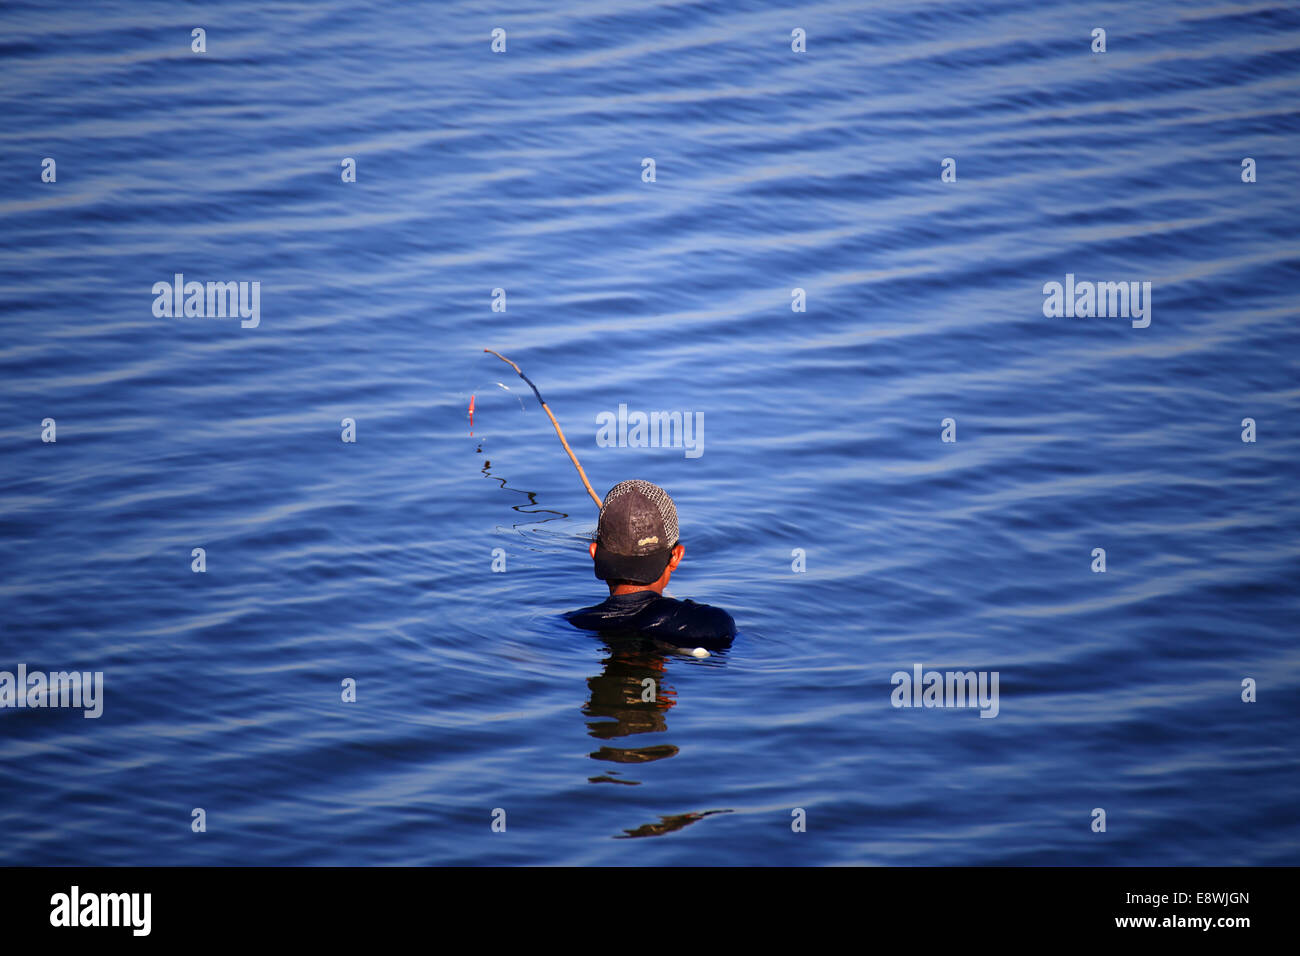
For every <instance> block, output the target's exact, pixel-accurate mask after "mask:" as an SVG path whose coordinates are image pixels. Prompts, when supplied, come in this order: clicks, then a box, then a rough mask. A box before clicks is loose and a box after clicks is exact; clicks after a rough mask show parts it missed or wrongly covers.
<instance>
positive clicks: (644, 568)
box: [591, 479, 686, 594]
mask: <svg viewBox="0 0 1300 956" xmlns="http://www.w3.org/2000/svg"><path fill="white" fill-rule="evenodd" d="M685 553H686V549H685V548H683V547H682V546H681V544H680V543H678V540H677V508H676V507H675V506H674V505H673V499H671V498H669V497H668V493H667V492H666V491H664V490H663V489H662V488H660V487H659V486H658V485H652V484H651V483H650V482H648V481H641V480H639V479H634V480H632V481H621V482H619V483H618V484H617V485H615V486H614V487H613V488H611V489H610V490H609V494H607V495H606V496H605V500H604V502H603V503H602V504H601V506H600V519H599V522H598V524H597V527H596V540H595V541H593V542H592V543H591V557H592V559H593V560H594V561H595V562H596V577H598V578H600V579H601V580H602V581H605V582H606V583H607V584H609V590H610V593H611V594H627V593H630V592H632V591H645V590H650V591H657V592H661V593H662V591H663V589H664V586H665V585H667V583H668V578H669V576H670V575H671V574H672V573H673V571H675V570H676V569H677V565H678V564H679V563H680V562H681V560H682V555H683V554H685Z"/></svg>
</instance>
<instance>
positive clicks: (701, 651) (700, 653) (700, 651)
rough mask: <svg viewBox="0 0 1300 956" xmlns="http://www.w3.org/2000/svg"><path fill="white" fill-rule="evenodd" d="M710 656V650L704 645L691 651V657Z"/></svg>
mask: <svg viewBox="0 0 1300 956" xmlns="http://www.w3.org/2000/svg"><path fill="white" fill-rule="evenodd" d="M708 656H709V652H708V651H706V650H705V649H704V648H702V647H697V648H695V650H693V651H691V657H708Z"/></svg>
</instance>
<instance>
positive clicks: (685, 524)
mask: <svg viewBox="0 0 1300 956" xmlns="http://www.w3.org/2000/svg"><path fill="white" fill-rule="evenodd" d="M196 27H201V28H203V29H204V30H205V31H206V52H203V53H196V52H194V51H193V50H192V47H191V44H192V36H191V31H192V30H193V29H194V28H196ZM1099 27H1100V28H1102V29H1104V30H1105V31H1106V51H1105V52H1104V53H1100V52H1093V50H1092V46H1093V39H1092V32H1093V30H1094V29H1095V28H1099ZM496 28H500V29H503V30H504V31H505V38H506V39H505V42H506V48H505V52H503V53H494V52H493V50H492V33H493V30H494V29H496ZM796 28H797V29H802V30H803V31H805V33H806V38H807V40H806V44H807V48H806V52H804V53H797V52H794V51H793V50H792V49H791V45H792V38H791V32H792V30H795V29H796ZM0 59H2V60H3V84H2V85H0V115H3V117H4V120H5V121H4V123H3V124H0V169H2V170H3V172H4V175H3V176H2V177H0V230H2V232H3V236H4V242H3V250H2V251H0V315H2V316H3V323H4V333H5V334H4V339H3V344H2V345H0V349H2V351H0V376H2V378H0V381H2V382H3V385H2V387H0V450H2V452H3V462H4V468H3V471H2V472H0V607H3V625H2V628H0V670H8V671H14V669H15V668H16V667H17V666H18V665H19V664H25V665H26V667H27V668H29V669H30V670H45V671H58V670H67V669H74V668H75V669H80V670H87V671H102V672H103V675H104V709H103V714H102V716H101V717H99V718H98V719H86V718H83V716H82V714H81V713H80V712H79V711H77V710H74V709H50V708H35V709H30V708H23V709H17V708H7V709H0V863H5V864H74V863H81V864H222V865H244V864H254V865H266V864H521V863H522V864H638V865H644V864H739V865H773V864H796V865H804V864H816V865H823V864H925V865H932V864H1047V865H1056V864H1123V865H1127V864H1193V865H1196V864H1284V863H1289V864H1295V863H1300V814H1298V813H1297V797H1300V771H1298V769H1297V768H1298V765H1300V761H1298V760H1297V745H1296V740H1297V724H1298V721H1300V696H1298V693H1297V692H1298V691H1300V651H1298V650H1297V632H1296V624H1297V619H1298V615H1297V603H1298V602H1297V599H1296V585H1295V582H1296V578H1297V572H1300V481H1297V478H1298V477H1300V468H1297V461H1298V459H1300V440H1298V439H1297V429H1296V424H1297V422H1298V421H1300V385H1298V384H1297V381H1298V379H1300V326H1298V325H1297V319H1298V318H1300V307H1298V304H1297V295H1296V290H1297V288H1298V284H1300V240H1298V239H1297V235H1298V232H1300V230H1298V229H1297V227H1298V226H1300V135H1298V134H1300V112H1298V111H1297V105H1298V104H1300V8H1297V7H1296V6H1295V5H1294V4H1291V3H1286V2H1280V0H1279V2H1270V0H1260V2H1243V3H1229V2H1224V0H1188V2H1171V0H1161V2H1114V3H1060V2H1040V0H1032V2H1031V0H1007V2H986V0H980V2H973V0H972V2H965V0H954V2H929V0H908V2H902V0H888V2H882V3H871V4H867V3H847V2H835V0H827V2H811V3H806V4H789V5H782V4H769V3H745V2H726V3H723V2H716V3H691V2H673V0H663V2H655V0H650V2H642V3H636V4H614V3H611V2H608V0H562V2H558V3H557V2H549V0H533V2H526V3H506V4H482V3H468V2H451V3H433V4H426V3H421V4H407V3H340V2H337V0H327V2H311V3H295V2H285V3H272V4H264V3H242V2H237V3H223V4H215V5H180V4H164V3H150V2H138V0H131V2H125V0H123V2H116V3H100V4H94V5H84V6H81V7H77V6H76V5H58V6H57V7H51V6H49V5H46V4H42V3H36V2H15V3H6V4H5V5H4V7H3V8H0ZM47 157H48V158H51V159H53V160H55V162H56V180H55V181H54V182H44V181H42V160H44V159H45V158H47ZM347 158H351V159H352V160H354V161H355V164H356V182H355V183H350V182H344V180H343V175H342V174H343V164H344V160H345V159H347ZM946 158H951V159H953V160H955V164H956V166H955V168H956V181H954V182H944V181H942V180H941V175H940V174H941V171H942V163H943V161H944V160H945V159H946ZM1245 158H1251V159H1253V160H1254V161H1255V168H1256V176H1257V181H1255V182H1253V183H1247V182H1243V180H1242V172H1243V167H1242V160H1243V159H1245ZM646 159H653V160H654V181H653V182H646V181H645V180H644V179H643V172H644V170H645V169H646V164H644V163H643V160H646ZM645 175H647V176H648V173H646V174H645ZM178 273H180V274H183V275H184V276H185V278H186V280H189V281H200V282H228V281H229V282H249V283H251V282H254V281H256V282H258V283H260V285H259V289H260V312H259V315H258V324H257V325H256V327H248V328H245V327H243V324H242V323H241V321H240V319H239V318H238V317H234V318H232V317H229V316H227V317H224V318H214V317H196V316H189V317H186V316H180V317H176V316H171V317H167V316H162V317H160V316H156V315H155V314H154V302H155V298H156V296H155V294H154V293H153V291H152V289H153V287H154V285H155V283H159V282H164V283H171V282H172V281H173V276H174V275H176V274H178ZM1067 275H1071V276H1074V277H1075V278H1076V279H1077V280H1078V281H1081V282H1082V281H1092V282H1099V281H1121V280H1122V281H1138V282H1150V283H1151V298H1150V306H1151V309H1150V313H1149V317H1150V324H1149V326H1147V327H1145V328H1135V327H1134V325H1133V323H1132V322H1131V321H1129V319H1126V318H1122V317H1104V318H1103V317H1070V316H1060V317H1055V316H1053V317H1049V316H1047V315H1045V314H1044V299H1045V296H1044V292H1043V287H1044V285H1045V283H1050V282H1053V281H1055V282H1061V283H1064V282H1066V281H1067V280H1066V276H1067ZM250 289H251V286H250ZM498 289H499V290H503V292H504V305H505V307H504V309H500V308H499V306H500V304H501V302H502V299H501V294H500V293H494V290H498ZM796 289H799V290H803V296H804V297H805V301H806V310H805V311H795V309H794V308H793V307H792V305H793V304H795V302H796V300H795V298H794V297H795V296H796V295H797V294H796V293H795V292H794V290H796ZM494 303H496V304H497V306H498V308H497V309H494ZM484 348H493V349H497V350H499V351H501V352H502V353H504V354H505V355H507V356H508V357H510V358H511V359H513V360H515V361H516V362H518V363H519V364H520V366H521V368H522V369H523V370H524V371H525V372H526V373H527V374H528V375H529V376H530V377H531V378H532V379H533V381H534V382H536V383H537V385H538V386H539V388H540V389H541V391H542V394H543V395H545V397H546V399H547V401H548V403H549V404H550V406H551V408H552V410H553V411H554V412H555V414H556V415H557V416H558V418H559V420H560V423H561V425H562V426H563V427H564V429H565V432H566V435H567V437H568V438H569V440H570V442H571V444H572V446H573V448H574V451H575V452H576V453H577V454H578V456H579V458H580V459H581V461H582V463H583V465H584V467H585V468H586V470H587V472H588V474H589V475H590V477H591V480H592V483H593V485H594V486H595V487H596V489H597V493H598V494H603V493H604V491H605V490H607V489H608V488H609V487H611V486H612V485H614V484H615V483H616V482H618V481H621V480H624V479H627V478H644V479H647V480H650V481H654V482H656V483H659V484H661V485H662V486H663V487H664V488H666V489H667V490H668V491H669V493H670V494H671V495H672V496H673V497H674V499H675V501H676V505H677V509H678V512H679V516H680V520H681V527H682V541H683V543H684V545H685V547H686V558H685V560H684V562H683V563H682V565H681V567H680V569H679V570H678V572H677V573H676V574H675V575H674V576H673V579H672V581H671V584H670V586H669V591H670V593H672V594H674V595H676V596H678V597H692V598H694V599H696V600H699V601H704V602H707V603H710V604H716V605H719V606H722V607H724V608H726V609H727V610H729V611H730V612H731V613H732V615H733V616H734V617H735V619H736V621H737V623H738V625H739V629H740V635H739V637H738V639H737V641H736V643H735V645H734V646H733V647H732V648H731V649H730V650H729V651H727V652H724V653H719V654H716V655H714V656H712V657H709V658H707V659H702V660H697V659H694V658H687V657H682V656H680V655H675V654H672V653H666V652H664V651H663V649H659V648H654V647H646V646H641V645H638V644H635V643H633V644H628V643H625V642H612V643H610V642H605V641H602V640H601V639H600V638H598V637H597V636H595V635H592V634H589V633H585V632H580V631H577V630H575V629H573V628H572V627H570V626H569V625H568V624H567V623H566V622H565V621H564V620H563V618H562V617H561V614H562V613H563V612H564V611H567V610H570V609H573V608H576V607H579V606H582V605H587V604H592V603H595V602H596V601H598V600H599V599H600V598H601V597H602V596H603V585H602V584H601V583H600V582H599V581H597V580H596V579H595V578H594V577H593V576H592V573H591V563H590V559H589V557H588V555H587V551H586V547H587V541H588V540H589V537H590V535H591V533H592V531H593V530H594V527H595V517H596V509H595V506H594V504H593V502H592V501H591V499H590V498H589V497H588V496H587V494H586V492H585V491H584V490H583V488H582V485H581V483H580V481H579V479H578V476H577V473H576V471H575V470H574V469H573V468H572V466H571V465H570V463H569V462H568V460H567V458H566V456H565V455H564V452H563V449H562V448H561V446H560V444H559V442H558V441H557V439H556V436H555V434H554V431H553V429H552V428H551V425H550V422H549V421H548V419H547V418H546V416H545V414H544V413H543V412H542V411H541V409H540V408H539V407H538V405H537V402H536V401H535V399H534V398H533V396H532V394H531V392H530V391H529V390H528V388H527V386H526V385H524V383H523V382H522V381H521V380H520V379H519V378H518V377H517V376H516V375H515V374H514V372H513V371H512V370H511V369H510V368H509V367H507V366H506V365H504V364H502V363H501V362H500V361H498V360H497V359H496V358H494V357H492V356H490V355H487V354H485V353H484V352H483V349H484ZM498 383H499V384H498ZM471 395H472V396H474V400H475V412H474V419H473V424H472V434H471V423H470V421H469V419H468V416H467V411H468V406H469V402H470V397H471ZM620 405H626V406H627V409H628V410H629V411H630V412H636V411H643V412H650V411H678V412H682V413H683V414H687V415H690V416H692V420H695V416H697V415H702V420H703V422H704V432H703V443H702V446H700V450H701V452H702V453H701V454H699V455H698V456H692V455H688V454H687V450H686V449H685V448H683V447H632V446H630V445H624V446H622V447H620V446H618V445H617V444H615V445H613V446H610V445H608V444H607V443H600V442H598V440H597V439H598V426H597V419H598V416H601V415H602V414H604V413H614V414H617V413H618V409H619V406H620ZM1247 418H1249V419H1252V420H1253V421H1254V423H1255V430H1256V438H1257V440H1256V441H1254V442H1253V443H1252V442H1243V441H1242V435H1243V431H1245V429H1246V427H1247V426H1244V425H1243V420H1244V419H1247ZM45 419H53V420H54V422H55V423H56V441H54V442H46V441H42V431H43V428H42V422H43V421H44V420H45ZM344 419H351V420H352V421H353V422H354V423H355V436H356V441H355V442H345V441H343V440H341V439H342V435H343V425H342V422H343V421H344ZM945 419H951V420H952V425H951V427H950V429H949V431H950V432H954V433H955V438H956V441H955V442H945V441H943V440H942V439H943V434H942V433H943V431H944V425H943V422H944V420H945ZM697 437H698V436H697ZM950 437H951V435H950ZM195 548H203V549H204V551H205V555H206V558H205V560H206V571H205V572H203V573H195V572H194V571H193V570H191V566H192V562H193V560H194V558H193V556H192V555H193V550H194V549H195ZM1098 548H1101V549H1104V551H1105V560H1106V567H1105V572H1104V573H1099V572H1097V571H1094V570H1093V568H1094V566H1096V559H1095V558H1094V550H1095V549H1098ZM801 561H802V564H803V567H804V568H805V570H803V571H798V570H795V568H796V567H798V566H799V564H800V562H801ZM494 563H495V564H496V565H497V567H498V568H500V567H502V566H504V571H494V570H493V565H494ZM917 664H919V665H921V666H922V667H923V668H925V669H936V670H940V671H948V670H960V671H968V670H973V671H984V672H990V673H991V672H994V671H996V672H997V673H998V675H999V677H1000V685H999V686H1000V696H999V705H998V714H997V716H996V718H993V719H984V718H981V717H980V716H979V711H978V709H977V708H969V707H967V708H924V707H922V708H912V707H907V708H902V707H895V706H893V704H892V703H891V693H892V692H893V690H894V685H893V683H892V682H891V677H892V675H893V674H894V673H895V672H897V671H900V670H901V671H907V672H911V670H912V668H913V666H914V665H917ZM1247 678H1249V679H1251V680H1253V681H1254V682H1256V691H1255V693H1256V698H1257V699H1256V700H1255V701H1254V702H1245V701H1243V699H1242V695H1243V686H1242V682H1243V680H1245V679H1247ZM348 679H351V680H353V681H355V686H356V700H355V702H345V701H344V700H343V695H344V690H343V685H344V682H345V681H346V680H348ZM647 679H648V680H649V682H650V683H647ZM647 688H650V689H653V690H655V694H654V695H653V696H654V700H643V696H645V691H646V689H647ZM196 808H201V809H202V810H203V811H204V814H205V819H206V832H194V829H193V827H192V821H193V820H194V813H193V812H194V810H195V809H196ZM1096 809H1102V810H1104V811H1105V813H1106V824H1107V825H1106V830H1105V832H1096V831H1095V830H1094V828H1093V826H1094V819H1095V818H1096V815H1095V813H1094V810H1096ZM797 810H802V811H803V815H802V819H805V820H806V829H804V831H803V832H799V829H798V828H797V827H796V826H795V824H796V823H798V822H799V820H800V819H801V815H800V814H799V813H797V812H796V811H797ZM494 811H504V814H502V813H494ZM494 819H498V820H500V819H504V821H505V830H504V832H495V831H494V829H493V826H492V824H493V820H494ZM498 829H499V828H498Z"/></svg>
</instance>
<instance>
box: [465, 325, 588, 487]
mask: <svg viewBox="0 0 1300 956" xmlns="http://www.w3.org/2000/svg"><path fill="white" fill-rule="evenodd" d="M483 351H484V352H491V353H492V354H493V355H495V356H496V357H497V358H499V359H500V360H501V361H503V362H505V363H506V364H507V365H509V366H510V367H511V368H512V369H514V370H515V371H516V372H518V373H519V377H520V378H522V379H523V380H524V381H525V382H527V383H528V387H529V388H531V389H532V390H533V394H534V395H536V396H537V401H538V403H539V404H540V405H541V406H542V411H544V412H546V417H547V418H549V419H550V420H551V424H552V425H554V426H555V434H557V435H559V436H560V444H561V445H563V446H564V450H565V451H567V452H568V453H569V460H570V461H571V462H573V467H574V468H576V469H578V477H580V478H581V479H582V485H583V487H584V488H586V489H587V494H589V495H591V500H592V501H594V502H596V507H597V508H599V507H600V506H601V500H600V498H599V496H597V494H596V492H594V491H592V489H591V482H589V481H588V480H587V473H586V472H585V471H583V470H582V465H581V464H580V463H579V462H578V456H577V455H575V454H574V453H573V449H572V448H570V447H569V442H568V440H567V439H566V438H565V437H564V431H563V430H562V429H561V428H560V423H559V422H558V421H556V420H555V416H554V415H553V414H552V413H551V408H550V406H549V405H547V404H546V399H544V398H542V393H541V392H539V391H538V390H537V386H536V385H534V384H533V381H532V379H530V378H529V377H528V376H527V375H525V374H524V372H523V369H521V368H520V367H519V366H518V365H516V364H515V363H514V362H512V361H510V359H508V358H506V357H505V356H504V355H502V354H501V353H500V352H494V351H493V350H492V349H484V350H483ZM473 410H474V400H473V398H472V397H471V398H470V412H471V413H472V412H473Z"/></svg>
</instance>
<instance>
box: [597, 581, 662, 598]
mask: <svg viewBox="0 0 1300 956" xmlns="http://www.w3.org/2000/svg"><path fill="white" fill-rule="evenodd" d="M639 591H653V592H654V593H655V594H658V595H661V596H662V595H663V593H664V586H663V585H662V584H659V583H657V582H656V583H655V584H616V585H614V586H613V587H611V588H610V589H609V596H610V597H619V596H620V595H623V594H636V593H637V592H639Z"/></svg>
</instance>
